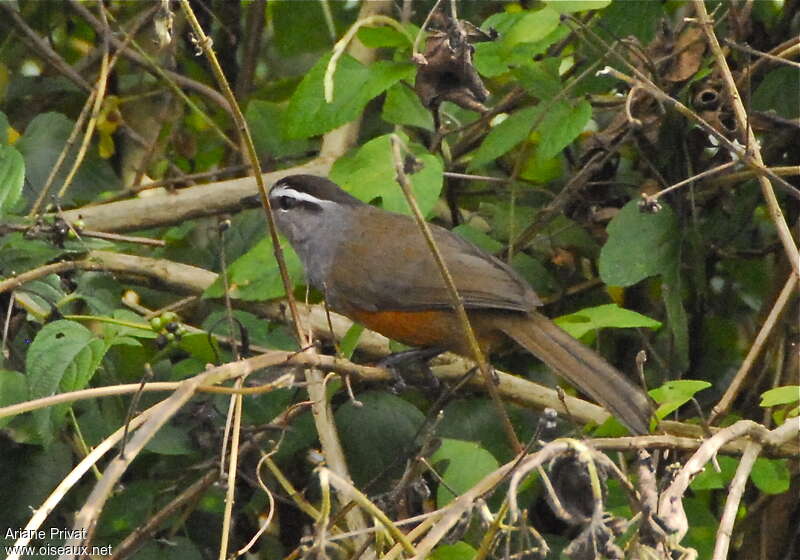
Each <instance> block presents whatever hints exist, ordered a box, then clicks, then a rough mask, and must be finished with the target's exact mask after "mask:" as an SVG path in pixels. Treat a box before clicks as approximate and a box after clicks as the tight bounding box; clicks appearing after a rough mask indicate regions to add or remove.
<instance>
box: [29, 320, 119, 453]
mask: <svg viewBox="0 0 800 560" xmlns="http://www.w3.org/2000/svg"><path fill="white" fill-rule="evenodd" d="M107 348H108V347H107V346H106V345H105V344H104V343H103V341H101V340H98V339H96V338H94V336H93V335H92V333H91V331H89V329H87V328H86V327H84V326H83V325H81V324H79V323H76V322H74V321H66V320H60V321H54V322H52V323H49V324H47V325H45V326H44V327H43V328H42V330H40V331H39V333H38V334H37V335H36V338H35V339H34V340H33V342H32V343H31V346H30V348H29V349H28V354H27V356H26V358H25V365H26V372H27V377H28V395H29V397H30V398H31V399H38V398H41V397H47V396H50V395H53V394H55V393H56V392H57V391H58V390H59V389H60V390H61V391H62V392H65V391H75V390H78V389H83V388H84V387H85V386H86V385H87V384H88V383H89V380H90V379H91V378H92V376H93V375H94V373H95V371H96V370H97V368H98V366H99V365H100V361H101V360H102V359H103V356H104V355H105V352H106V350H107ZM70 406H71V405H70V404H66V405H61V406H57V407H54V408H52V409H41V410H36V411H34V413H33V414H34V418H35V422H36V428H37V431H38V433H39V436H40V437H41V438H42V441H43V442H44V443H45V445H49V444H50V443H51V442H52V440H53V434H54V432H55V430H56V429H57V428H58V426H59V424H60V423H61V422H62V421H63V418H64V415H65V414H66V412H67V410H69V408H70Z"/></svg>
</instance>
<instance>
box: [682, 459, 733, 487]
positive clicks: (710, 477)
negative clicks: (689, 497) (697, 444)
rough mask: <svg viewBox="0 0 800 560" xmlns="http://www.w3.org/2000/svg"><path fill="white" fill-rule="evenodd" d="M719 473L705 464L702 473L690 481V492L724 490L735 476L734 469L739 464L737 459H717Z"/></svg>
mask: <svg viewBox="0 0 800 560" xmlns="http://www.w3.org/2000/svg"><path fill="white" fill-rule="evenodd" d="M717 462H718V463H719V468H720V472H717V471H716V469H715V468H714V467H713V466H712V465H711V464H707V465H706V466H705V468H704V469H703V471H702V472H701V473H700V474H698V475H697V477H695V479H694V480H692V490H695V491H697V490H719V489H721V488H725V486H727V485H728V483H729V482H730V481H731V480H732V479H733V475H734V474H736V467H737V466H738V464H739V461H738V460H737V459H734V458H733V457H727V456H725V455H720V456H718V457H717Z"/></svg>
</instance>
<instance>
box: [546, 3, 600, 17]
mask: <svg viewBox="0 0 800 560" xmlns="http://www.w3.org/2000/svg"><path fill="white" fill-rule="evenodd" d="M545 4H546V5H547V6H548V7H550V8H553V9H554V10H556V11H558V12H559V13H562V14H568V13H572V12H585V11H588V10H602V9H603V8H605V7H606V6H608V5H609V4H611V0H545Z"/></svg>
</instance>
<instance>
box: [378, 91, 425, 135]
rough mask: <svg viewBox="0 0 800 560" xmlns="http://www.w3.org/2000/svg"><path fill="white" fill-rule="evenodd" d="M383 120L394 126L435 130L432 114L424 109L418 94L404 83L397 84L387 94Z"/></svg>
mask: <svg viewBox="0 0 800 560" xmlns="http://www.w3.org/2000/svg"><path fill="white" fill-rule="evenodd" d="M381 116H382V117H383V120H385V121H387V122H390V123H394V124H405V125H408V126H416V127H419V128H424V129H425V130H433V117H432V116H431V112H430V111H428V110H427V109H426V108H425V107H423V105H422V102H421V101H420V100H419V97H418V96H417V94H416V93H415V92H414V90H412V89H411V88H409V87H408V86H406V85H405V84H403V83H399V84H395V85H393V86H392V87H390V88H389V91H388V92H387V93H386V100H385V101H384V102H383V113H382V115H381Z"/></svg>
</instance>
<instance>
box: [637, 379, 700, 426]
mask: <svg viewBox="0 0 800 560" xmlns="http://www.w3.org/2000/svg"><path fill="white" fill-rule="evenodd" d="M709 387H711V383H709V382H708V381H699V380H695V379H678V380H675V381H668V382H666V383H664V384H663V385H662V386H661V387H658V388H656V389H652V390H650V391H649V393H650V396H651V397H653V400H655V401H656V402H657V403H659V405H661V406H659V407H658V410H656V416H657V417H658V418H659V419H663V418H665V417H666V416H667V415H668V414H670V413H671V412H673V411H675V410H677V409H679V408H680V407H681V406H683V405H684V404H686V403H687V402H689V400H690V399H691V398H692V397H694V395H695V393H698V392H699V391H702V390H703V389H708V388H709Z"/></svg>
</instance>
